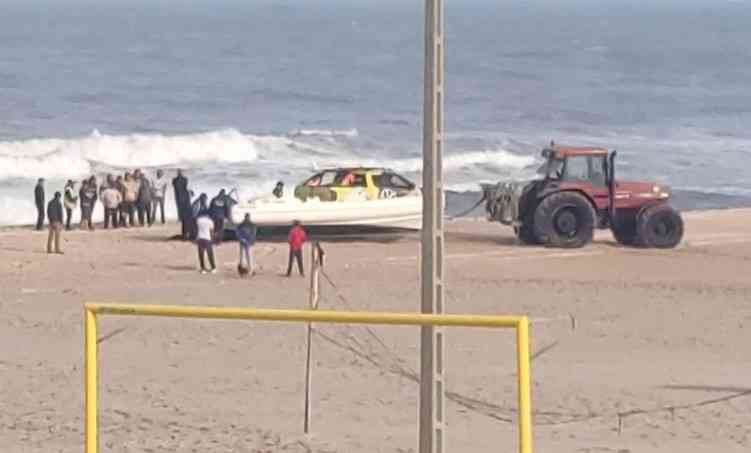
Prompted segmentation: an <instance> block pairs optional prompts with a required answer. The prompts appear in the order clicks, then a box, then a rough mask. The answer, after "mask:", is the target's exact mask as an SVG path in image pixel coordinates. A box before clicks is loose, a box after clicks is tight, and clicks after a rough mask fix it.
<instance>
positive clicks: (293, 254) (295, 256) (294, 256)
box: [287, 249, 305, 277]
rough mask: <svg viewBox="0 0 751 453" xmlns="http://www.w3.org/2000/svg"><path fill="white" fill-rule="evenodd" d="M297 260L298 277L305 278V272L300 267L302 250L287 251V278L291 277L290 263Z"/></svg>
mask: <svg viewBox="0 0 751 453" xmlns="http://www.w3.org/2000/svg"><path fill="white" fill-rule="evenodd" d="M295 260H297V270H298V271H299V272H300V275H302V276H305V271H304V270H303V266H302V249H300V250H292V249H289V261H288V262H287V277H289V276H291V275H292V262H293V261H295Z"/></svg>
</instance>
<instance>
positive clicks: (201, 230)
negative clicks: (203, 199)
mask: <svg viewBox="0 0 751 453" xmlns="http://www.w3.org/2000/svg"><path fill="white" fill-rule="evenodd" d="M196 227H197V230H198V234H197V238H196V244H197V245H198V261H199V263H200V265H201V273H202V274H206V273H208V272H211V273H212V274H214V273H216V264H215V263H214V246H213V242H214V221H213V220H212V219H211V217H209V213H208V212H206V211H201V212H200V213H199V214H198V218H197V219H196ZM206 255H208V256H209V264H210V265H211V269H208V270H207V269H206V262H205V256H206Z"/></svg>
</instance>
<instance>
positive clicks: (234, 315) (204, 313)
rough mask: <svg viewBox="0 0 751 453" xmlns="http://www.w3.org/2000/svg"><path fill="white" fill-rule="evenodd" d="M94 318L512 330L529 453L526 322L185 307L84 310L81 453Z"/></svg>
mask: <svg viewBox="0 0 751 453" xmlns="http://www.w3.org/2000/svg"><path fill="white" fill-rule="evenodd" d="M97 315H114V316H162V317H172V318H175V317H176V318H202V319H246V320H258V321H292V322H323V323H340V324H381V325H403V326H424V325H435V326H453V327H489V328H513V329H516V342H517V374H518V378H519V419H518V423H519V452H520V453H532V415H531V414H532V407H531V397H530V370H529V321H528V319H527V317H526V316H489V315H449V314H441V315H431V314H423V313H379V312H356V311H320V310H275V309H265V308H235V307H205V306H191V305H131V304H99V303H91V304H85V305H84V338H85V348H86V350H85V355H84V357H85V381H86V382H85V392H86V395H85V398H86V402H85V410H86V414H85V416H86V435H85V453H97V451H98V450H97V445H98V436H97V333H96V331H97V326H96V316H97Z"/></svg>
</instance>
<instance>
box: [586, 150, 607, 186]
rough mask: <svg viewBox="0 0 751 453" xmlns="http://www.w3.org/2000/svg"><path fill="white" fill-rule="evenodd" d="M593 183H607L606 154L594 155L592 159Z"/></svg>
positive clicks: (601, 184)
mask: <svg viewBox="0 0 751 453" xmlns="http://www.w3.org/2000/svg"><path fill="white" fill-rule="evenodd" d="M590 165H591V170H590V174H591V179H592V184H594V185H596V186H604V185H606V184H607V176H606V175H607V174H608V166H607V159H606V157H605V156H592V158H591V160H590Z"/></svg>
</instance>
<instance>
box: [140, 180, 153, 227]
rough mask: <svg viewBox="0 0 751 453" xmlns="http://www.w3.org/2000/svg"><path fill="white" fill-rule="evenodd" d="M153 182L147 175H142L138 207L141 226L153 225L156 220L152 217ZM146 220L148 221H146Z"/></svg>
mask: <svg viewBox="0 0 751 453" xmlns="http://www.w3.org/2000/svg"><path fill="white" fill-rule="evenodd" d="M151 197H152V192H151V184H149V180H148V179H147V178H146V177H145V176H141V185H140V186H139V189H138V201H137V202H136V207H137V209H138V223H139V224H140V225H141V226H144V225H145V224H148V225H149V226H151V225H152V224H153V223H154V221H153V219H152V217H151ZM144 221H145V222H146V223H144Z"/></svg>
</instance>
